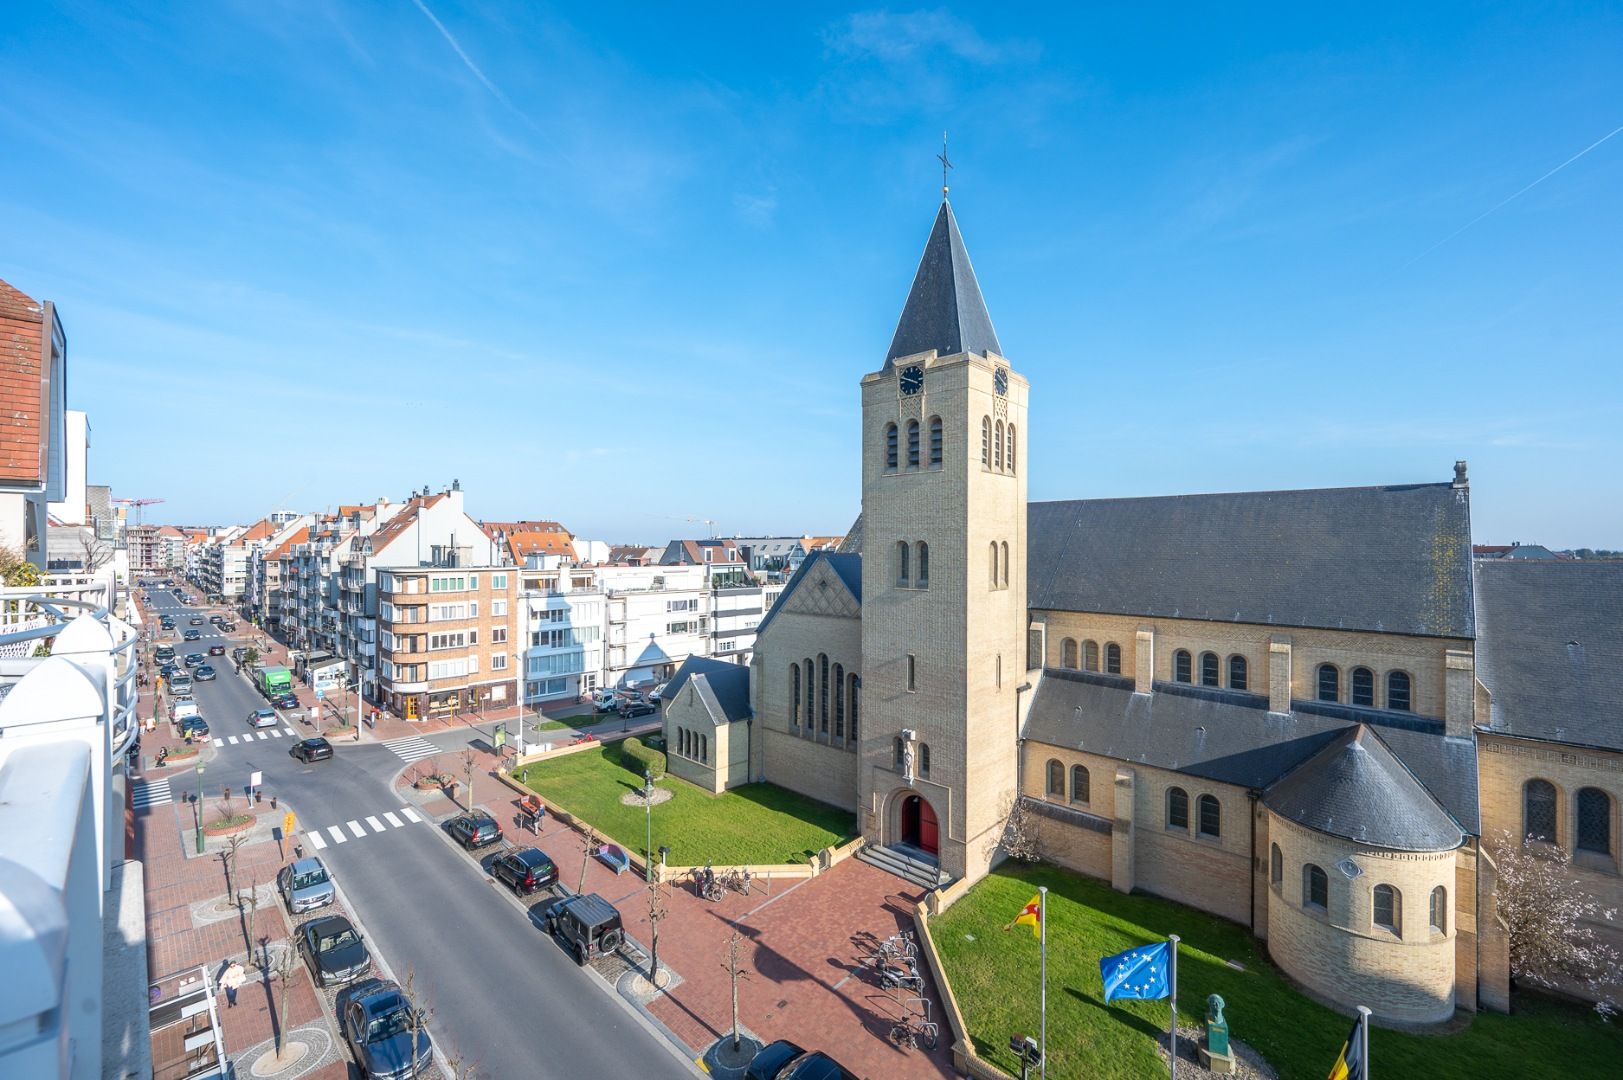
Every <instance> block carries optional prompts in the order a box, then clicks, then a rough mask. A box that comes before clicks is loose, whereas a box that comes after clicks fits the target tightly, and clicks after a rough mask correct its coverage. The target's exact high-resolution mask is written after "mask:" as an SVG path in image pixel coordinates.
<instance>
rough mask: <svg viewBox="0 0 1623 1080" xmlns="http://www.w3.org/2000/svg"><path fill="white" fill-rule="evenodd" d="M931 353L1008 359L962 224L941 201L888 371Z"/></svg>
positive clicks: (887, 355) (887, 362)
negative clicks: (961, 230) (897, 362)
mask: <svg viewBox="0 0 1623 1080" xmlns="http://www.w3.org/2000/svg"><path fill="white" fill-rule="evenodd" d="M931 349H934V350H935V351H936V352H938V353H940V354H941V355H942V356H951V355H953V354H954V353H962V352H969V353H980V354H982V355H984V354H986V353H988V352H991V353H996V354H997V355H999V356H1002V355H1003V347H1002V346H1001V345H999V344H998V341H997V331H995V330H993V329H992V317H991V316H990V315H988V314H987V312H986V301H985V300H983V299H981V287H980V284H979V283H978V282H977V281H976V280H975V270H974V268H973V267H971V266H970V265H969V252H968V251H967V250H965V248H964V238H963V236H962V235H961V234H960V233H959V232H958V220H957V218H955V217H954V216H953V213H952V205H951V204H950V203H948V202H947V200H946V199H942V200H941V209H940V210H939V211H938V212H937V213H936V216H935V226H934V227H933V228H932V229H931V230H930V239H929V240H928V241H927V242H926V243H925V245H924V255H923V257H921V258H920V259H919V268H918V270H917V271H915V272H914V274H913V287H912V288H911V289H909V290H908V293H907V304H906V306H905V307H903V308H902V317H901V318H900V319H899V320H897V322H896V335H895V336H894V337H892V338H891V341H890V351H889V352H887V353H885V367H886V368H887V369H888V368H889V367H890V365H891V361H893V360H895V359H896V358H897V357H899V356H912V355H913V354H914V353H921V352H928V351H929V350H931Z"/></svg>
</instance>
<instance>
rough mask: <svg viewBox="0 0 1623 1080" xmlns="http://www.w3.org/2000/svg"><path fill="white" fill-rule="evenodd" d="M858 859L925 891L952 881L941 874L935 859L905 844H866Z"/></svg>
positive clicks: (858, 853)
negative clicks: (886, 845) (885, 845)
mask: <svg viewBox="0 0 1623 1080" xmlns="http://www.w3.org/2000/svg"><path fill="white" fill-rule="evenodd" d="M857 858H859V859H861V860H862V861H863V862H865V863H870V864H872V865H874V866H877V867H879V869H881V870H884V871H885V872H887V873H890V874H895V875H896V876H897V877H899V878H901V879H902V880H903V881H906V882H909V883H911V884H914V885H917V886H919V887H920V888H923V889H936V888H939V887H941V886H942V885H945V884H947V883H948V882H949V881H951V880H952V879H951V878H950V877H948V876H947V875H946V874H943V873H942V872H941V867H940V866H938V865H937V864H936V861H935V860H934V859H932V858H930V857H929V856H928V855H926V854H925V853H924V852H922V851H920V850H919V849H917V848H914V847H910V846H909V845H905V844H892V845H891V846H889V847H879V846H878V845H876V844H864V845H863V846H862V847H861V848H859V849H858V850H857Z"/></svg>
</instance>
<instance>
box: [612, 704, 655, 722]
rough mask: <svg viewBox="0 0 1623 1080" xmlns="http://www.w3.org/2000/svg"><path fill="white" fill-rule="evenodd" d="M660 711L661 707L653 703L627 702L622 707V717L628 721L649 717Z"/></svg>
mask: <svg viewBox="0 0 1623 1080" xmlns="http://www.w3.org/2000/svg"><path fill="white" fill-rule="evenodd" d="M658 711H659V706H658V705H655V704H654V703H653V702H651V701H627V702H625V703H623V704H622V705H621V706H620V715H621V716H622V717H625V718H626V719H628V720H629V719H630V718H632V717H634V716H647V715H648V714H649V713H657V712H658Z"/></svg>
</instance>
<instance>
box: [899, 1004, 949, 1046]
mask: <svg viewBox="0 0 1623 1080" xmlns="http://www.w3.org/2000/svg"><path fill="white" fill-rule="evenodd" d="M915 1005H917V1006H919V1008H918V1010H917V1011H915V1010H914V1006H915ZM890 1041H891V1042H892V1043H894V1044H895V1045H896V1046H897V1047H898V1048H900V1049H904V1050H917V1049H919V1048H921V1047H922V1048H923V1049H925V1050H934V1049H935V1048H936V1043H938V1042H940V1041H941V1028H940V1027H939V1026H938V1025H937V1024H936V1023H935V1021H933V1020H931V1019H930V999H929V998H927V997H924V996H923V995H920V996H919V997H915V998H912V999H910V1000H909V1001H908V1002H907V1012H905V1013H903V1014H902V1016H901V1017H900V1018H898V1019H897V1020H896V1021H894V1022H893V1023H892V1024H891V1026H890Z"/></svg>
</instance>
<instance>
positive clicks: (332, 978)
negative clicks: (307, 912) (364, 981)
mask: <svg viewBox="0 0 1623 1080" xmlns="http://www.w3.org/2000/svg"><path fill="white" fill-rule="evenodd" d="M299 952H300V953H301V954H302V955H303V956H304V962H305V963H307V964H309V965H310V974H311V975H314V976H315V979H316V985H317V986H321V987H325V986H329V985H331V984H333V983H350V982H354V981H355V980H356V979H361V978H364V977H366V976H367V975H370V974H371V973H372V955H371V954H370V953H368V952H367V951H366V942H364V941H362V940H361V935H360V932H359V931H357V930H356V929H355V927H354V926H352V925H350V921H349V920H348V919H346V918H344V917H343V916H342V915H328V916H327V917H326V918H324V919H311V920H310V921H309V922H307V923H305V924H304V925H303V926H301V927H299Z"/></svg>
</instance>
